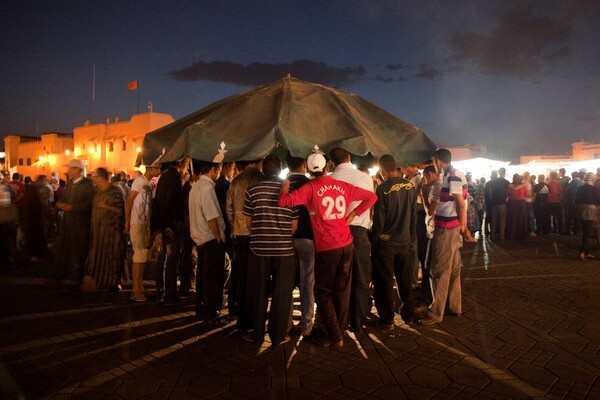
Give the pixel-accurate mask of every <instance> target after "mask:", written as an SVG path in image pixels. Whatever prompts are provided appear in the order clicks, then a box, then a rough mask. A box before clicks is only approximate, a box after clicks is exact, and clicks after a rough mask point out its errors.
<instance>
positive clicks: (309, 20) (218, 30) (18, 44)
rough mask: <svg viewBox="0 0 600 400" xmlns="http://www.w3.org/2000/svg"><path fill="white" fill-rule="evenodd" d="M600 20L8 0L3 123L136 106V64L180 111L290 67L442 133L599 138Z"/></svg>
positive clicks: (477, 138)
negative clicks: (130, 88)
mask: <svg viewBox="0 0 600 400" xmlns="http://www.w3.org/2000/svg"><path fill="white" fill-rule="evenodd" d="M371 3H376V5H373V4H371ZM598 21H600V5H599V3H598V2H595V1H544V2H531V3H529V2H524V1H512V2H511V1H502V2H491V1H490V2H483V1H480V2H474V1H427V2H415V1H394V0H382V1H377V2H371V1H286V2H279V1H211V2H209V1H206V2H205V1H168V2H167V1H154V0H144V1H141V0H140V1H127V0H116V1H103V0H72V1H65V0H48V1H28V0H6V1H2V2H1V3H0V60H2V61H1V62H0V107H1V109H2V113H1V114H0V135H8V134H24V135H34V134H35V133H36V127H38V128H37V129H39V132H40V133H42V132H48V131H59V132H72V130H73V128H74V127H75V126H78V125H81V124H82V123H83V122H84V121H85V120H86V119H92V121H93V122H100V121H103V120H104V119H105V118H106V117H110V118H111V119H113V118H114V117H115V116H119V117H120V118H121V119H129V118H130V117H131V115H132V114H133V113H135V112H136V107H137V100H136V99H137V97H136V93H135V92H134V91H127V90H126V84H127V82H129V81H130V80H132V79H134V78H139V82H140V98H141V103H142V104H141V107H142V109H143V110H145V109H146V105H147V101H148V100H151V101H152V103H153V104H154V110H155V111H157V112H165V113H169V114H172V115H173V117H174V118H179V117H182V116H184V115H187V114H189V113H191V112H193V111H196V110H198V109H200V108H202V107H204V106H206V105H208V104H210V103H212V102H213V101H216V100H218V99H220V98H222V97H225V96H228V95H231V94H234V93H237V92H241V91H243V90H246V89H248V88H251V87H254V86H256V85H259V84H263V83H270V82H272V81H275V80H277V79H279V78H281V77H282V76H283V75H284V74H285V72H282V71H287V72H291V73H292V75H293V76H295V77H297V78H299V79H305V80H312V81H318V82H320V83H324V84H326V85H330V86H335V87H338V88H341V89H343V90H347V91H350V92H354V93H356V94H358V95H360V96H362V97H364V98H366V99H368V100H370V101H372V102H373V103H375V104H377V105H379V106H381V107H382V108H384V109H386V110H388V111H390V112H391V113H393V114H395V115H397V116H398V117H400V118H402V119H404V120H406V121H408V122H410V123H412V124H414V125H416V126H418V127H420V128H421V129H423V130H424V131H425V132H426V133H427V134H428V135H429V136H430V137H431V138H432V139H433V140H434V141H435V142H436V143H438V144H441V145H443V144H454V145H459V144H464V143H484V144H486V145H487V146H488V149H489V150H491V151H492V152H493V153H496V154H497V155H499V156H505V157H510V156H515V155H517V154H527V153H539V152H555V153H556V152H564V151H568V150H569V149H570V147H569V144H570V143H571V142H573V141H577V140H580V139H585V140H589V141H595V142H599V141H600V113H599V111H600V73H599V71H600V24H599V23H598ZM94 64H95V65H96V101H95V102H94V103H92V101H91V98H92V68H93V65H94Z"/></svg>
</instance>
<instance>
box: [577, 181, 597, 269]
mask: <svg viewBox="0 0 600 400" xmlns="http://www.w3.org/2000/svg"><path fill="white" fill-rule="evenodd" d="M594 178H595V176H594V174H593V173H591V172H590V173H587V174H586V175H585V178H584V185H583V186H581V187H580V188H579V190H577V195H576V196H575V206H576V207H577V216H578V217H579V219H580V220H581V227H582V231H583V234H582V236H581V249H580V250H579V258H581V259H582V260H585V259H587V258H593V256H592V255H590V250H591V249H592V248H594V247H596V245H597V244H598V238H597V237H596V228H597V226H598V205H600V192H599V191H598V188H597V187H595V186H594Z"/></svg>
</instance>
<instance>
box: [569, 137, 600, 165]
mask: <svg viewBox="0 0 600 400" xmlns="http://www.w3.org/2000/svg"><path fill="white" fill-rule="evenodd" d="M571 147H572V148H573V160H576V161H580V160H597V159H600V144H597V143H589V142H576V143H572V144H571Z"/></svg>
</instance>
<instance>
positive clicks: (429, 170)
mask: <svg viewBox="0 0 600 400" xmlns="http://www.w3.org/2000/svg"><path fill="white" fill-rule="evenodd" d="M425 174H435V175H437V170H436V169H435V167H434V166H433V165H428V166H426V167H425V169H424V170H423V175H425Z"/></svg>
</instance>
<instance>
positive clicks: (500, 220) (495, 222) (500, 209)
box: [490, 203, 506, 240]
mask: <svg viewBox="0 0 600 400" xmlns="http://www.w3.org/2000/svg"><path fill="white" fill-rule="evenodd" d="M491 217H492V218H491V221H490V228H491V230H492V231H491V232H490V236H491V239H492V240H498V239H499V240H504V239H505V238H506V203H504V204H494V205H493V206H492V215H491Z"/></svg>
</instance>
